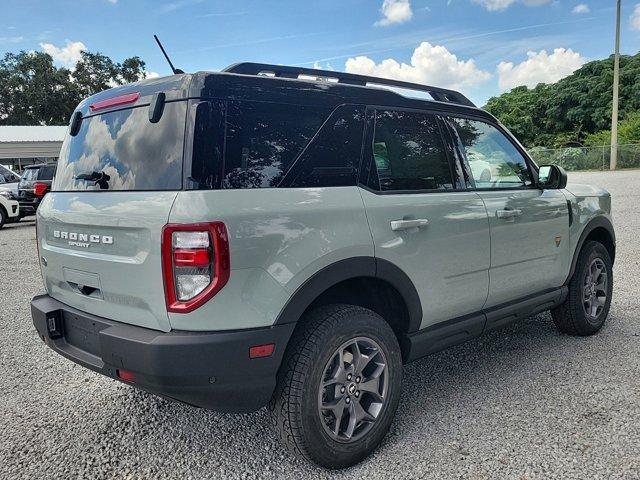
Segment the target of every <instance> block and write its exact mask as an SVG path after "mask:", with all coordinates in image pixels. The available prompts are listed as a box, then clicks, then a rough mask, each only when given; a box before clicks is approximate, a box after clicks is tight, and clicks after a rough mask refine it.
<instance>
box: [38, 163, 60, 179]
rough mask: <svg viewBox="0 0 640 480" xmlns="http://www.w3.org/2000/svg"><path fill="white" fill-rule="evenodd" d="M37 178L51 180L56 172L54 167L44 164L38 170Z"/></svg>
mask: <svg viewBox="0 0 640 480" xmlns="http://www.w3.org/2000/svg"><path fill="white" fill-rule="evenodd" d="M37 171H38V180H53V176H54V175H55V173H56V167H55V166H53V165H45V166H44V167H40V168H39V169H38V170H37Z"/></svg>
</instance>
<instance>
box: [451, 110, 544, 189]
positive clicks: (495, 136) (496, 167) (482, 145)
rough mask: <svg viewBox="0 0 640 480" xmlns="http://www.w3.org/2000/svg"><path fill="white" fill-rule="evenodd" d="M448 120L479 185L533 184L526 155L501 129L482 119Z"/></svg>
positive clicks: (470, 173)
mask: <svg viewBox="0 0 640 480" xmlns="http://www.w3.org/2000/svg"><path fill="white" fill-rule="evenodd" d="M448 121H449V124H450V125H451V126H452V127H453V129H454V132H455V134H456V135H455V136H456V137H457V138H456V141H457V142H458V144H459V145H460V146H461V150H462V151H463V153H464V157H465V158H464V162H465V167H466V169H467V172H468V174H469V176H470V177H471V178H470V180H472V183H473V184H474V185H475V187H476V188H518V187H524V186H529V185H531V184H532V182H531V173H530V171H529V168H528V166H527V162H526V160H525V158H524V157H523V156H522V154H520V152H519V151H518V150H517V149H516V147H515V146H514V145H513V143H511V141H510V140H509V139H508V138H507V137H506V136H505V135H504V134H503V133H502V132H501V131H500V130H498V129H497V128H495V127H494V126H492V125H489V124H488V123H485V122H481V121H478V120H470V119H466V118H452V117H449V118H448Z"/></svg>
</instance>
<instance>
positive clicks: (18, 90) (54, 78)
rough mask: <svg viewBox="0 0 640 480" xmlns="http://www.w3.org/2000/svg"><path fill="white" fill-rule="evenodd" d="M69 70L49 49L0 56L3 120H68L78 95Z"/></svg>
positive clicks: (48, 122)
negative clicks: (58, 63) (54, 60)
mask: <svg viewBox="0 0 640 480" xmlns="http://www.w3.org/2000/svg"><path fill="white" fill-rule="evenodd" d="M70 73H71V72H70V71H69V70H67V69H66V68H56V67H55V66H54V65H53V59H52V58H51V56H50V55H48V54H46V53H41V52H34V53H27V52H20V53H18V54H13V53H7V54H6V55H5V57H4V59H2V60H0V124H2V125H41V124H45V125H64V124H66V123H67V121H68V119H69V116H70V115H71V113H72V112H73V109H74V108H75V105H76V103H77V102H76V100H77V98H78V97H77V90H76V87H75V86H74V85H73V84H72V82H71V77H70Z"/></svg>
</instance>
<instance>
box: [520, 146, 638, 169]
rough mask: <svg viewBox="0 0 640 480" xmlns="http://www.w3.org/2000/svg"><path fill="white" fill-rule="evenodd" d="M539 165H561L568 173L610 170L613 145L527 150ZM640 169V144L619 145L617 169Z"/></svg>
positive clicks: (534, 148)
mask: <svg viewBox="0 0 640 480" xmlns="http://www.w3.org/2000/svg"><path fill="white" fill-rule="evenodd" d="M527 151H528V152H529V154H530V155H531V156H532V157H533V159H534V160H535V161H536V163H537V164H538V165H550V164H551V165H559V166H561V167H563V168H564V169H565V170H568V171H575V170H609V162H610V160H611V145H603V146H601V147H566V148H544V147H533V148H529V149H527ZM622 168H640V144H639V143H636V144H626V145H618V165H617V169H622Z"/></svg>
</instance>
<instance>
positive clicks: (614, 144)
mask: <svg viewBox="0 0 640 480" xmlns="http://www.w3.org/2000/svg"><path fill="white" fill-rule="evenodd" d="M616 3H617V5H616V51H615V54H614V59H613V105H612V108H611V161H610V163H609V170H615V169H616V165H617V163H618V84H619V82H620V3H621V0H618V1H617V2H616Z"/></svg>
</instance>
